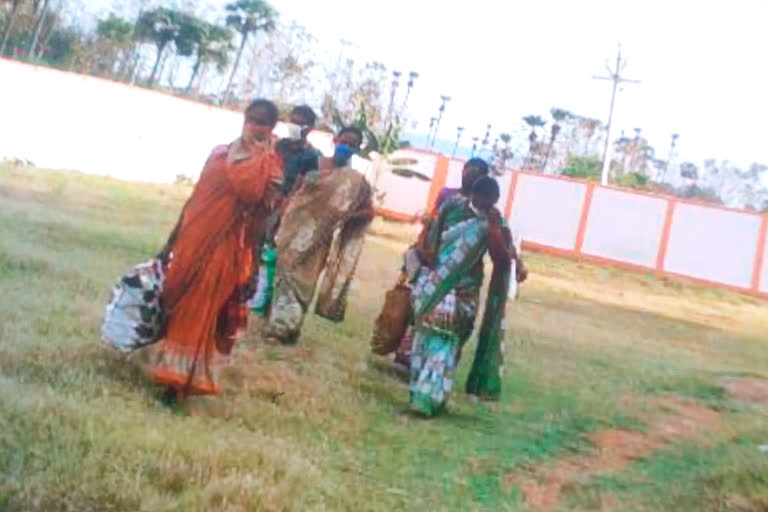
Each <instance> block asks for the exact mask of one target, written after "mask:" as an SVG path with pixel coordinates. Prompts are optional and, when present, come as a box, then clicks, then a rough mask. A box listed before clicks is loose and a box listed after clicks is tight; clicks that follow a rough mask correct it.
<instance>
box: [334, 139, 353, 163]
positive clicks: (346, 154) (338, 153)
mask: <svg viewBox="0 0 768 512" xmlns="http://www.w3.org/2000/svg"><path fill="white" fill-rule="evenodd" d="M355 153H356V151H355V150H354V149H352V148H351V147H349V146H347V145H346V144H337V145H336V149H335V151H334V152H333V163H334V164H336V165H337V166H338V167H344V166H345V165H347V162H349V159H350V158H352V155H354V154H355Z"/></svg>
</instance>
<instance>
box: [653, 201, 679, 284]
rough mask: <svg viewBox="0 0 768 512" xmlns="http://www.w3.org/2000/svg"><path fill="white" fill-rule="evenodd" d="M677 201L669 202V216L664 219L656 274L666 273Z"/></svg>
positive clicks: (657, 255)
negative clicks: (668, 247) (665, 268)
mask: <svg viewBox="0 0 768 512" xmlns="http://www.w3.org/2000/svg"><path fill="white" fill-rule="evenodd" d="M676 206H677V201H675V200H674V199H670V200H668V202H667V214H666V216H665V217H664V227H663V228H662V229H661V239H660V240H659V252H658V253H657V254H656V273H657V274H662V273H663V272H664V260H666V259H667V246H668V245H669V236H670V234H671V233H672V218H673V217H674V216H675V207H676Z"/></svg>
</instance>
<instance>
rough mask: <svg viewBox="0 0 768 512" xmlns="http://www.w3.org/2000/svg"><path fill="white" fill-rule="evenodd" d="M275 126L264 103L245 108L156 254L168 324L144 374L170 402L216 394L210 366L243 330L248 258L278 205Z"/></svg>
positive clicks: (271, 112)
mask: <svg viewBox="0 0 768 512" xmlns="http://www.w3.org/2000/svg"><path fill="white" fill-rule="evenodd" d="M276 122H277V107H276V106H275V105H274V104H273V103H272V102H270V101H267V100H256V101H254V102H253V103H252V104H251V105H250V106H249V107H248V109H246V111H245V122H244V125H243V131H242V135H241V136H240V137H239V138H238V139H236V140H235V141H234V142H232V143H231V144H229V145H227V146H219V147H217V148H215V149H214V150H213V152H212V153H211V156H210V157H209V158H208V161H207V162H206V164H205V167H204V168H203V171H202V173H201V175H200V180H199V181H198V183H197V185H196V186H195V189H194V190H193V192H192V195H191V196H190V198H189V200H188V201H187V203H186V205H185V206H184V210H183V212H182V215H181V219H180V220H179V224H178V225H177V227H176V229H175V230H174V234H173V235H172V236H171V239H170V240H169V241H168V244H167V246H166V248H165V249H164V251H163V253H162V254H161V256H162V259H163V260H165V261H166V262H167V270H166V278H165V283H164V286H163V292H162V295H161V300H162V304H163V307H164V308H165V310H166V313H167V318H168V320H167V325H166V330H165V336H164V338H163V339H161V340H160V341H159V342H158V343H157V345H155V346H154V347H153V348H152V349H151V350H152V353H151V354H150V362H149V364H148V365H147V368H146V369H147V372H148V373H149V375H150V377H151V378H152V379H153V380H154V381H155V382H156V383H158V384H161V385H163V386H165V387H166V393H165V396H164V399H165V400H166V401H168V402H172V401H175V400H176V399H178V398H182V397H184V396H185V395H189V394H211V393H216V392H217V391H219V387H220V386H219V384H218V382H217V378H216V369H217V367H218V365H219V364H221V363H222V362H223V360H225V359H226V357H227V355H228V354H229V352H230V350H231V348H232V345H233V343H234V338H235V335H236V334H237V333H238V331H239V330H241V329H242V328H243V327H244V326H245V323H244V322H245V321H246V319H247V311H246V309H245V302H244V300H243V299H244V297H245V296H246V295H247V293H246V288H247V286H248V284H249V283H250V278H251V274H252V271H253V269H254V260H253V254H254V252H256V253H257V254H258V252H257V251H258V248H259V247H260V244H259V243H258V242H260V239H261V237H262V234H263V230H264V221H265V219H266V218H267V216H268V215H269V214H270V213H271V212H272V211H273V210H274V209H275V208H276V207H278V206H279V202H280V182H281V180H282V173H281V162H280V157H279V156H278V155H277V153H276V152H275V151H274V149H273V147H274V140H273V139H272V129H273V128H274V127H275V124H276Z"/></svg>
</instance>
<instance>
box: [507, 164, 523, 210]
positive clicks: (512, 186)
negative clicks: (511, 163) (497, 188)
mask: <svg viewBox="0 0 768 512" xmlns="http://www.w3.org/2000/svg"><path fill="white" fill-rule="evenodd" d="M518 176H520V175H519V174H518V173H517V171H513V172H512V176H511V177H510V179H509V193H508V194H507V204H506V205H505V206H504V218H505V219H509V216H510V215H512V201H513V200H514V199H515V189H516V188H517V177H518Z"/></svg>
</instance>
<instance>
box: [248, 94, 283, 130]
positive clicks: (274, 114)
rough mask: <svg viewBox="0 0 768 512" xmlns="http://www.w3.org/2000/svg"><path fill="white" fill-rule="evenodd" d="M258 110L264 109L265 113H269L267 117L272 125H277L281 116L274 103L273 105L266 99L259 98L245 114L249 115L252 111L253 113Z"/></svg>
mask: <svg viewBox="0 0 768 512" xmlns="http://www.w3.org/2000/svg"><path fill="white" fill-rule="evenodd" d="M257 108H260V109H263V110H264V112H266V113H267V117H268V118H269V122H270V123H271V124H272V125H276V124H277V118H278V116H279V113H278V110H277V105H275V104H274V103H272V102H271V101H269V100H265V99H261V98H259V99H256V100H253V101H252V102H251V104H250V105H248V108H246V109H245V113H246V114H247V113H249V112H251V111H253V110H255V109H257Z"/></svg>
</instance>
